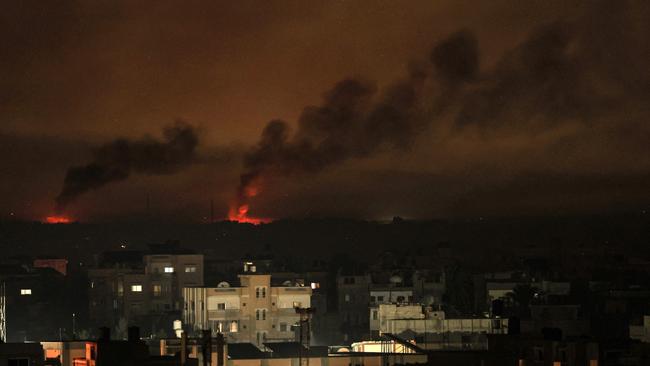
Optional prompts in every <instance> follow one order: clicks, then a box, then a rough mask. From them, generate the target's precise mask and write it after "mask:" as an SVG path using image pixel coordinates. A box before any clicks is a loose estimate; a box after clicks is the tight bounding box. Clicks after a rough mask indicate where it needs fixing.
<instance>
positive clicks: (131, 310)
mask: <svg viewBox="0 0 650 366" xmlns="http://www.w3.org/2000/svg"><path fill="white" fill-rule="evenodd" d="M88 275H89V279H90V290H89V296H90V318H91V321H93V322H94V323H95V324H100V325H103V326H108V327H111V328H114V329H115V330H116V334H117V336H118V337H124V336H125V334H124V332H125V331H126V329H125V326H126V325H137V326H139V327H140V328H141V329H142V330H143V331H144V332H145V334H156V335H158V334H159V333H160V334H162V333H164V335H170V334H173V329H172V328H173V321H174V320H176V319H179V318H180V317H181V315H182V314H181V313H182V306H183V299H182V296H183V288H185V287H200V286H203V255H201V254H194V253H191V252H188V251H183V250H181V249H180V248H178V245H177V244H174V245H170V244H168V245H165V246H161V245H156V246H150V251H149V252H148V253H146V254H145V253H141V252H127V251H122V252H109V253H105V254H104V257H103V259H102V261H101V262H100V264H99V265H98V266H97V267H96V268H92V269H90V270H89V271H88Z"/></svg>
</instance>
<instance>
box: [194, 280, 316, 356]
mask: <svg viewBox="0 0 650 366" xmlns="http://www.w3.org/2000/svg"><path fill="white" fill-rule="evenodd" d="M239 281H240V286H239V287H233V286H231V285H230V284H229V283H227V282H221V283H219V285H218V286H217V287H186V288H185V289H184V290H183V297H184V299H185V303H184V307H183V323H184V325H185V328H186V329H187V330H188V331H189V332H190V334H196V333H197V332H199V331H200V330H202V329H211V330H212V331H213V333H215V334H216V333H217V332H221V333H223V334H224V335H225V337H226V340H227V342H229V343H242V342H248V343H253V344H255V345H257V346H261V345H262V344H263V343H265V342H283V341H293V340H295V339H296V337H295V331H294V330H295V329H294V325H296V324H297V323H298V321H299V315H298V314H297V313H296V310H295V308H297V307H300V308H309V307H311V293H312V289H311V287H307V286H295V285H293V284H287V286H271V275H264V274H255V273H246V274H242V275H239Z"/></svg>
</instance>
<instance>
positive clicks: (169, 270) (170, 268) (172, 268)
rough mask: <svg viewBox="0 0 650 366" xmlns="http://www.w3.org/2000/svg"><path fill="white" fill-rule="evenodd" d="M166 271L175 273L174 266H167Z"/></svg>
mask: <svg viewBox="0 0 650 366" xmlns="http://www.w3.org/2000/svg"><path fill="white" fill-rule="evenodd" d="M165 273H174V267H165Z"/></svg>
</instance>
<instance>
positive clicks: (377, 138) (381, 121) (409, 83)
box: [239, 31, 478, 203]
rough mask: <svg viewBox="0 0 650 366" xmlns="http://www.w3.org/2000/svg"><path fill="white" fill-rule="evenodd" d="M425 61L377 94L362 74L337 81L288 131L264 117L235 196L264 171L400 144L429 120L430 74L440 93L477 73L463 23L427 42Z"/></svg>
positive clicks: (303, 168)
mask: <svg viewBox="0 0 650 366" xmlns="http://www.w3.org/2000/svg"><path fill="white" fill-rule="evenodd" d="M431 62H432V64H433V65H432V67H431V66H430V67H429V68H433V70H429V69H413V70H410V73H409V75H408V77H407V78H405V79H404V80H402V81H399V82H396V83H394V84H393V85H391V86H389V87H388V88H387V89H386V90H385V91H384V92H383V93H381V94H380V95H377V88H376V87H375V86H374V85H373V84H372V83H369V82H367V81H363V80H358V79H345V80H342V81H340V82H339V83H337V84H336V85H335V86H334V88H333V89H332V90H330V91H329V92H327V93H325V95H324V96H323V104H322V105H320V106H309V107H306V108H305V109H304V110H303V112H302V114H301V116H300V118H299V120H298V128H297V130H296V131H295V132H294V133H293V135H291V131H290V128H289V125H288V124H287V123H286V122H284V121H281V120H274V121H271V122H269V124H268V125H267V126H266V127H265V128H264V130H263V132H262V136H261V139H260V141H259V142H258V144H257V145H256V146H255V147H254V148H253V149H252V150H251V151H250V152H249V153H248V154H246V156H245V158H244V165H245V169H246V172H245V173H243V174H242V175H241V181H240V187H239V200H240V203H241V201H245V200H246V199H247V194H246V192H247V189H248V187H249V186H250V185H252V184H254V182H255V181H256V180H258V179H260V178H262V176H263V175H264V174H267V173H271V172H275V173H276V174H281V175H287V174H293V173H305V172H318V171H320V170H322V169H324V168H326V167H328V166H331V165H334V164H337V163H340V162H342V161H345V160H347V159H350V158H361V157H367V156H370V155H372V154H375V153H377V152H378V151H381V150H385V149H400V150H404V149H407V148H408V147H409V146H410V145H411V143H412V142H413V140H414V138H415V137H416V136H417V135H419V134H420V133H421V132H422V131H423V130H424V129H426V128H427V125H428V124H429V122H430V121H431V119H429V118H425V114H424V111H425V110H426V109H427V106H426V105H425V104H426V103H425V102H426V101H424V100H423V96H424V95H425V93H424V92H423V91H424V90H425V88H426V83H427V79H429V78H431V74H435V77H436V78H438V79H439V80H442V81H444V85H443V86H441V95H447V94H450V92H451V91H452V90H455V89H456V88H457V87H458V86H459V85H462V84H463V83H466V82H469V81H472V80H473V79H475V78H476V76H477V74H478V50H477V41H476V39H475V37H474V36H473V34H471V33H470V32H468V31H461V32H458V33H457V34H454V35H452V36H451V37H449V38H448V39H447V40H444V41H443V42H441V43H440V44H438V45H437V46H436V47H435V48H434V50H433V52H432V54H431ZM438 98H442V96H439V97H438Z"/></svg>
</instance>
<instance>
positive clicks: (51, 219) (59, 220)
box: [45, 215, 72, 224]
mask: <svg viewBox="0 0 650 366" xmlns="http://www.w3.org/2000/svg"><path fill="white" fill-rule="evenodd" d="M71 222H72V219H70V218H69V217H66V216H59V215H53V216H47V217H46V218H45V223H46V224H69V223H71Z"/></svg>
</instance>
